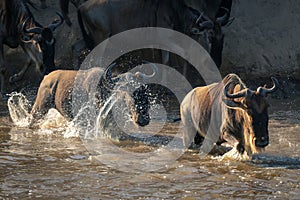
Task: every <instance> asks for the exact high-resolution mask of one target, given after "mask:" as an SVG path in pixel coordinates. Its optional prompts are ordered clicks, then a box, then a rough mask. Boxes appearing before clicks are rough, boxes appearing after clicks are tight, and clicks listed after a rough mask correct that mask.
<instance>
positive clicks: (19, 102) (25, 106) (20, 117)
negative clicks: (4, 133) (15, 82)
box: [7, 92, 32, 127]
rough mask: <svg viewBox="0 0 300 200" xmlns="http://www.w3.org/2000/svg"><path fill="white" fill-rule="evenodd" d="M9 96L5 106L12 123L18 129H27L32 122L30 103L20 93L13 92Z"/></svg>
mask: <svg viewBox="0 0 300 200" xmlns="http://www.w3.org/2000/svg"><path fill="white" fill-rule="evenodd" d="M9 96H10V97H9V98H8V101H7V106H8V110H9V114H10V117H11V119H12V121H13V123H14V124H15V125H16V126H18V127H29V125H30V122H31V120H32V116H31V115H30V114H29V109H30V107H31V105H30V102H29V101H28V99H27V98H26V97H25V96H24V95H23V94H22V93H17V92H13V93H11V94H10V95H9Z"/></svg>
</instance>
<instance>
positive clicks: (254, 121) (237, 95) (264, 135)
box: [223, 77, 278, 152]
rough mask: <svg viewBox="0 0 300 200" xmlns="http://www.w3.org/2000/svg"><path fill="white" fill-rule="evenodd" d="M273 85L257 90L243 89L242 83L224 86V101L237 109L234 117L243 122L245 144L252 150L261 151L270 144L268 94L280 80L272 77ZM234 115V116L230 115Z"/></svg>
mask: <svg viewBox="0 0 300 200" xmlns="http://www.w3.org/2000/svg"><path fill="white" fill-rule="evenodd" d="M272 81H273V87H272V88H266V86H264V87H258V88H257V90H256V91H253V90H250V89H249V88H244V89H242V90H240V89H241V85H239V84H238V85H235V86H234V85H232V84H231V82H229V83H227V84H226V85H225V87H224V96H225V97H226V98H224V99H223V102H224V103H225V104H226V106H227V107H228V108H229V109H236V110H237V111H236V112H235V116H234V118H235V119H236V120H238V121H239V122H240V123H242V126H243V127H242V128H243V132H244V142H245V146H250V149H251V150H252V152H259V151H260V150H261V149H263V148H264V147H266V146H267V145H268V144H269V132H268V121H269V117H268V107H269V103H268V101H267V99H266V96H267V94H269V93H273V92H274V91H275V90H276V89H277V88H278V81H277V79H276V78H273V77H272ZM229 117H233V116H229Z"/></svg>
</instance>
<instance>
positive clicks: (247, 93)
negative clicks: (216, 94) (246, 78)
mask: <svg viewBox="0 0 300 200" xmlns="http://www.w3.org/2000/svg"><path fill="white" fill-rule="evenodd" d="M230 84H231V82H229V83H227V84H226V85H225V87H224V90H223V92H224V95H225V96H226V97H227V98H232V99H236V98H241V97H249V96H251V95H252V94H253V92H252V91H251V90H249V89H248V88H246V89H243V90H241V91H239V92H236V93H233V94H229V93H228V88H229V86H230Z"/></svg>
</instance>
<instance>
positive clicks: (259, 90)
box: [256, 77, 279, 97]
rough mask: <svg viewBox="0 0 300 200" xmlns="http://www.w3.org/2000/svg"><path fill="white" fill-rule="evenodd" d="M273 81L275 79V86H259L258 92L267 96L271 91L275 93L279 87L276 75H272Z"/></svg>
mask: <svg viewBox="0 0 300 200" xmlns="http://www.w3.org/2000/svg"><path fill="white" fill-rule="evenodd" d="M271 79H272V81H273V86H272V88H266V87H258V88H257V90H256V92H257V93H258V94H259V95H260V96H263V97H265V96H267V94H269V93H273V92H275V91H276V90H277V88H278V85H279V83H278V80H277V79H276V78H275V77H271Z"/></svg>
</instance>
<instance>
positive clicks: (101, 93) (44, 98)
mask: <svg viewBox="0 0 300 200" xmlns="http://www.w3.org/2000/svg"><path fill="white" fill-rule="evenodd" d="M115 66H116V65H115V64H112V65H110V66H109V67H108V68H107V69H106V70H105V71H104V70H103V69H102V68H99V67H96V68H91V69H88V70H79V71H77V70H56V71H54V72H51V73H50V74H48V75H46V76H45V77H44V79H43V81H42V82H41V84H40V87H39V89H38V93H37V97H36V100H35V103H34V105H33V107H32V110H31V115H32V117H33V121H32V124H34V123H35V122H36V121H37V120H38V119H41V118H42V117H43V116H45V114H46V113H47V112H48V110H49V109H50V108H56V109H57V110H58V111H59V112H60V113H61V114H62V115H63V116H64V117H66V118H69V119H70V118H73V113H72V108H71V106H72V105H71V103H72V97H73V96H72V95H73V89H74V83H75V79H76V81H78V82H80V83H79V84H77V85H76V93H80V95H88V98H90V99H94V98H97V100H96V102H98V103H96V105H97V106H98V107H101V106H103V103H105V101H106V100H107V99H108V98H109V96H110V95H112V94H113V93H115V94H116V95H117V100H118V101H125V103H126V105H127V106H128V107H129V108H130V109H129V110H130V115H131V118H132V120H133V122H134V123H135V124H136V125H139V126H146V125H148V123H149V121H150V117H149V113H148V110H149V107H150V104H149V99H148V93H147V87H146V86H145V85H144V84H141V85H139V87H137V88H135V90H134V91H133V93H132V94H130V93H129V92H128V91H127V90H122V88H124V86H128V85H129V86H130V85H131V84H132V83H133V82H135V81H138V80H140V81H142V83H143V82H144V81H145V80H147V79H150V78H152V77H153V76H154V75H155V74H156V73H157V67H156V66H155V65H153V64H151V66H152V70H153V73H152V74H151V75H146V74H144V73H141V72H136V73H131V72H126V73H124V74H120V75H118V76H117V77H112V75H111V74H112V70H113V68H114V67H115ZM101 74H103V75H102V76H101V79H100V82H99V85H98V86H97V92H96V94H92V93H91V88H90V87H91V85H92V83H94V82H95V81H99V80H98V78H99V76H100V75H101ZM90 95H92V96H90Z"/></svg>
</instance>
